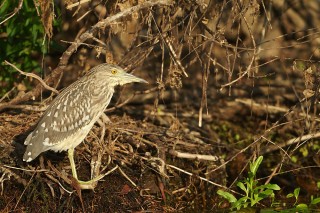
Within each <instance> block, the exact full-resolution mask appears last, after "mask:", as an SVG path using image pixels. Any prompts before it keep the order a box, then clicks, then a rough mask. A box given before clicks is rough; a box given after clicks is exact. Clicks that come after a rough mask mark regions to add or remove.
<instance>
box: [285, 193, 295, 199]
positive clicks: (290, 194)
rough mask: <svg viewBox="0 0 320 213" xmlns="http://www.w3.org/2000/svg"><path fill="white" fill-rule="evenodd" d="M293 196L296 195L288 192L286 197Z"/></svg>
mask: <svg viewBox="0 0 320 213" xmlns="http://www.w3.org/2000/svg"><path fill="white" fill-rule="evenodd" d="M293 196H294V195H293V193H289V194H287V196H286V198H291V197H293Z"/></svg>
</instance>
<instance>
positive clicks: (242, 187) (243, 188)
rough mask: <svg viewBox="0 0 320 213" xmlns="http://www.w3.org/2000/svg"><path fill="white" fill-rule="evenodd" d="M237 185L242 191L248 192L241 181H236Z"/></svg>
mask: <svg viewBox="0 0 320 213" xmlns="http://www.w3.org/2000/svg"><path fill="white" fill-rule="evenodd" d="M237 186H238V187H239V188H240V189H242V190H243V191H244V192H246V193H247V192H248V191H247V189H246V187H245V185H244V184H243V183H242V182H238V183H237Z"/></svg>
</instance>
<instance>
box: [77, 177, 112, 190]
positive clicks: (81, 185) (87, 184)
mask: <svg viewBox="0 0 320 213" xmlns="http://www.w3.org/2000/svg"><path fill="white" fill-rule="evenodd" d="M105 175H106V174H104V175H99V176H97V177H95V178H93V179H91V180H88V181H82V180H79V179H76V178H74V177H73V178H72V183H71V185H72V186H73V187H74V188H75V189H80V190H82V189H91V190H94V188H95V187H96V186H97V184H98V181H99V180H101V179H102V178H104V176H105Z"/></svg>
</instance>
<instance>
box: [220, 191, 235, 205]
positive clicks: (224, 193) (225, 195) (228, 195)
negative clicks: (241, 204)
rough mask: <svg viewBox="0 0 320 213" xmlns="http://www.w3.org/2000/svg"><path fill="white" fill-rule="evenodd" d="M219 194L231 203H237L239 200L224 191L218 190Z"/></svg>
mask: <svg viewBox="0 0 320 213" xmlns="http://www.w3.org/2000/svg"><path fill="white" fill-rule="evenodd" d="M217 194H218V195H220V196H221V197H223V198H225V199H226V200H228V201H229V203H234V202H236V201H237V198H235V196H233V194H231V193H229V192H226V191H223V190H220V189H219V190H218V191H217Z"/></svg>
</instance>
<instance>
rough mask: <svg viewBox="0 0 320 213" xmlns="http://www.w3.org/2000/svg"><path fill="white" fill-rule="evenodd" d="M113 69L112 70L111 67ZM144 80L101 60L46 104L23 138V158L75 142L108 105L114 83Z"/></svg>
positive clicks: (86, 131) (73, 146)
mask: <svg viewBox="0 0 320 213" xmlns="http://www.w3.org/2000/svg"><path fill="white" fill-rule="evenodd" d="M114 70H116V71H117V72H116V74H117V75H115V73H114V72H112V71H114ZM131 82H146V81H144V80H143V79H140V78H137V77H135V76H133V75H130V74H127V73H125V71H123V70H122V69H121V68H120V67H118V66H115V65H108V64H101V65H98V66H96V67H94V68H92V69H91V71H90V72H89V73H88V74H87V75H85V76H84V77H82V78H81V79H79V80H78V81H76V82H75V83H73V84H71V85H70V86H69V87H67V88H66V89H64V90H63V91H62V92H61V93H60V94H59V95H58V96H57V97H56V98H55V99H54V100H53V102H52V103H51V104H50V105H49V107H48V108H47V110H46V111H45V112H44V114H43V116H42V117H41V119H40V121H39V123H38V125H37V127H36V128H35V130H34V131H33V132H31V133H30V134H29V136H28V137H27V138H26V140H25V143H24V144H25V145H27V149H26V152H25V154H24V156H23V160H24V161H27V162H29V161H32V160H33V159H35V158H36V157H37V156H38V155H39V154H40V153H42V152H45V151H47V150H53V151H56V152H60V151H64V150H68V149H70V148H75V147H76V146H78V145H79V144H80V143H81V142H82V141H83V140H84V138H85V137H86V135H87V134H88V133H89V131H90V129H91V128H92V126H93V125H94V123H95V122H96V121H97V120H98V118H99V117H100V115H101V114H102V113H103V111H104V110H105V108H106V107H107V106H108V104H109V102H110V100H111V98H112V95H113V93H114V87H115V86H116V85H119V84H120V85H122V84H126V83H131Z"/></svg>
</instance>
